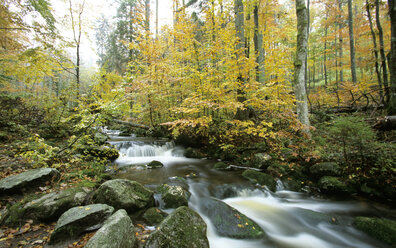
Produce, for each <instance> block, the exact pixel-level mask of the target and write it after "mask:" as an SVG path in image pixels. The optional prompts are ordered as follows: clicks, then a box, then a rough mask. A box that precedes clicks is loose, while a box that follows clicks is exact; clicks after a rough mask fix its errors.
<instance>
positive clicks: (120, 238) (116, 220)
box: [84, 209, 136, 248]
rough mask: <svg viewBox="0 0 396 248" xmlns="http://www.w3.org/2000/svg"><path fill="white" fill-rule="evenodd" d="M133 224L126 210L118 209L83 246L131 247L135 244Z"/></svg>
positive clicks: (96, 247)
mask: <svg viewBox="0 0 396 248" xmlns="http://www.w3.org/2000/svg"><path fill="white" fill-rule="evenodd" d="M133 228H134V226H133V224H132V221H131V219H130V218H129V216H128V214H127V212H126V211H125V210H124V209H120V210H118V211H117V212H115V213H114V214H113V215H112V216H110V217H109V218H108V219H107V220H106V222H105V223H104V224H103V226H102V227H101V228H100V229H99V230H98V231H97V232H96V233H95V235H94V236H93V237H92V238H91V239H90V240H89V241H88V242H87V244H86V245H85V246H84V247H85V248H99V247H100V248H131V247H135V245H136V236H135V232H134V230H133Z"/></svg>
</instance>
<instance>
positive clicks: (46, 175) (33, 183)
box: [0, 168, 60, 195]
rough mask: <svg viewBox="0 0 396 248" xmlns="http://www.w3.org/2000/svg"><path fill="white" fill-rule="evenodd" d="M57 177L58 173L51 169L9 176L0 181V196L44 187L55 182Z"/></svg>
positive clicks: (40, 169)
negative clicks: (49, 182)
mask: <svg viewBox="0 0 396 248" xmlns="http://www.w3.org/2000/svg"><path fill="white" fill-rule="evenodd" d="M59 176H60V173H59V171H58V170H56V169H53V168H39V169H34V170H29V171H26V172H23V173H21V174H18V175H13V176H9V177H6V178H4V179H2V180H0V195H1V194H7V193H15V192H20V191H24V190H28V189H33V188H36V187H39V186H45V185H46V183H47V182H48V181H51V180H56V179H58V178H59Z"/></svg>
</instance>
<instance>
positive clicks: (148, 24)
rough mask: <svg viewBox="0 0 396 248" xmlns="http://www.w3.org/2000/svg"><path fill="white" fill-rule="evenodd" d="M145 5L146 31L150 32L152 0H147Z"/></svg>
mask: <svg viewBox="0 0 396 248" xmlns="http://www.w3.org/2000/svg"><path fill="white" fill-rule="evenodd" d="M144 7H145V17H146V20H145V28H146V31H147V32H149V31H150V0H146V3H145V6H144Z"/></svg>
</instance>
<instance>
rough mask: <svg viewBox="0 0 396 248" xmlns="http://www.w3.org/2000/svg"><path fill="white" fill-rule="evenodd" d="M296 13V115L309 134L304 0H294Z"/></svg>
mask: <svg viewBox="0 0 396 248" xmlns="http://www.w3.org/2000/svg"><path fill="white" fill-rule="evenodd" d="M296 14H297V51H296V61H295V63H294V67H295V74H294V92H295V95H296V100H297V102H296V105H297V117H298V119H299V120H300V122H301V123H302V124H303V125H304V126H305V128H304V132H305V133H307V134H309V133H310V132H309V126H310V122H309V118H308V104H307V94H306V89H305V70H306V68H305V65H306V64H305V59H306V57H307V46H308V11H307V7H306V5H305V0H296Z"/></svg>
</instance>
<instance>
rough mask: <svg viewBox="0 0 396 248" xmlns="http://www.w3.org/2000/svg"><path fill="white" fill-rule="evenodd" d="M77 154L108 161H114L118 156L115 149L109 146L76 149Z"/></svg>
mask: <svg viewBox="0 0 396 248" xmlns="http://www.w3.org/2000/svg"><path fill="white" fill-rule="evenodd" d="M78 152H80V153H81V154H83V155H90V156H93V157H97V158H101V159H107V160H110V161H114V160H116V159H117V158H118V157H119V156H120V154H119V152H118V150H117V149H115V148H113V147H109V146H94V145H92V146H88V145H87V146H83V147H81V148H79V149H78Z"/></svg>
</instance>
